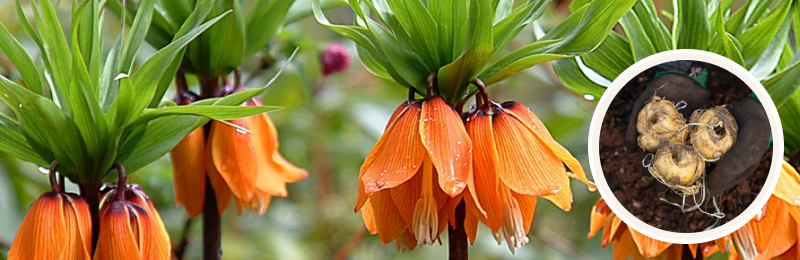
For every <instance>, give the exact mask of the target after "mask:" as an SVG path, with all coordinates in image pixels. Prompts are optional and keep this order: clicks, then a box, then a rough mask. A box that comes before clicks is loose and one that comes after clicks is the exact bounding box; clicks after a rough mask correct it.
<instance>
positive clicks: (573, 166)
mask: <svg viewBox="0 0 800 260" xmlns="http://www.w3.org/2000/svg"><path fill="white" fill-rule="evenodd" d="M503 108H505V109H506V111H509V114H511V115H514V116H515V117H516V118H517V119H519V120H520V121H523V122H525V125H526V126H528V127H530V128H531V130H532V131H533V132H535V133H537V134H538V136H539V137H541V138H543V139H544V140H545V141H546V143H547V144H548V146H549V147H550V148H551V149H553V152H555V154H556V156H558V158H560V159H561V160H562V161H564V163H565V164H566V165H567V167H569V169H570V171H571V172H567V174H569V175H570V177H572V178H575V179H578V180H580V181H582V182H583V183H585V184H586V186H588V188H589V191H596V190H597V186H596V185H595V184H594V182H591V181H589V179H588V178H586V172H585V171H584V170H583V166H581V163H580V162H579V161H578V160H577V159H575V157H573V156H572V154H570V152H569V151H568V150H567V149H566V148H564V146H561V144H559V143H558V142H557V141H556V140H555V139H553V136H552V135H550V131H547V127H546V126H545V125H544V123H542V120H540V119H539V117H538V116H536V114H535V113H533V111H531V110H530V109H528V107H526V106H524V105H522V104H520V103H517V102H514V101H511V102H505V103H503Z"/></svg>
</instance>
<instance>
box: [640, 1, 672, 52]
mask: <svg viewBox="0 0 800 260" xmlns="http://www.w3.org/2000/svg"><path fill="white" fill-rule="evenodd" d="M633 12H634V13H635V14H636V16H637V17H638V18H639V22H640V23H641V24H642V27H643V28H644V31H645V33H646V34H647V37H648V38H649V39H650V40H651V41H652V43H653V47H654V48H655V50H656V52H664V51H668V50H672V49H673V48H672V43H671V41H670V35H669V30H667V26H666V25H664V23H662V22H661V20H660V19H659V17H658V14H657V13H656V8H655V6H654V5H653V2H652V1H650V0H643V1H638V2H636V4H635V5H633Z"/></svg>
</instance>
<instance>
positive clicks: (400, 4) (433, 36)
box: [386, 0, 491, 77]
mask: <svg viewBox="0 0 800 260" xmlns="http://www.w3.org/2000/svg"><path fill="white" fill-rule="evenodd" d="M386 3H387V4H388V6H389V7H390V8H391V10H392V12H393V13H394V15H395V18H396V19H397V21H398V22H399V23H400V25H401V26H403V28H404V29H405V32H406V33H407V35H408V36H409V38H410V41H409V43H410V44H411V46H412V47H413V49H414V50H417V51H422V53H420V56H421V57H424V58H423V60H424V63H429V64H436V65H441V64H443V62H444V61H443V60H442V58H443V57H442V56H441V51H442V50H440V49H439V48H437V43H438V42H439V34H438V33H437V30H436V28H438V25H437V24H436V21H435V20H433V17H432V16H431V14H430V13H428V10H427V9H426V8H425V6H424V5H422V2H420V1H418V0H409V1H386ZM487 8H488V7H487ZM486 11H489V10H488V9H487V10H486ZM473 18H474V17H473ZM478 19H482V17H481V18H478ZM470 20H471V19H470ZM489 26H491V24H490V25H489ZM395 33H396V34H397V33H400V32H397V31H395ZM436 67H438V66H436ZM425 76H426V77H427V75H425Z"/></svg>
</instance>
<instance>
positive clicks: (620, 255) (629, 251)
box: [612, 232, 644, 260]
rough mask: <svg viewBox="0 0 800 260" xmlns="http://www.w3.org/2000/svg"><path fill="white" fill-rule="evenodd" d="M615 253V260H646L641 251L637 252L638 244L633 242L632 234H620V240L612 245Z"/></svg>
mask: <svg viewBox="0 0 800 260" xmlns="http://www.w3.org/2000/svg"><path fill="white" fill-rule="evenodd" d="M612 248H613V251H614V258H613V259H614V260H625V259H628V256H631V255H632V256H633V259H637V260H638V259H644V257H642V255H641V254H639V251H637V250H636V243H634V242H633V238H632V237H631V233H629V232H623V233H622V234H620V237H619V239H618V240H617V241H616V242H614V244H613V245H612Z"/></svg>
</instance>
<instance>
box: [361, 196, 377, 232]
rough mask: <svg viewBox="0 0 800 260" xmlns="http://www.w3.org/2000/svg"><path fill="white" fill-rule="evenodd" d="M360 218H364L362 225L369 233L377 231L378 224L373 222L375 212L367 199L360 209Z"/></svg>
mask: <svg viewBox="0 0 800 260" xmlns="http://www.w3.org/2000/svg"><path fill="white" fill-rule="evenodd" d="M361 218H362V219H364V226H365V227H366V228H367V231H369V233H370V234H373V235H375V234H377V233H378V226H377V224H376V223H375V212H373V211H372V204H370V202H369V200H367V201H366V202H365V203H364V208H363V209H362V210H361Z"/></svg>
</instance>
